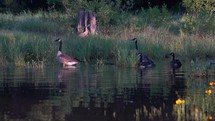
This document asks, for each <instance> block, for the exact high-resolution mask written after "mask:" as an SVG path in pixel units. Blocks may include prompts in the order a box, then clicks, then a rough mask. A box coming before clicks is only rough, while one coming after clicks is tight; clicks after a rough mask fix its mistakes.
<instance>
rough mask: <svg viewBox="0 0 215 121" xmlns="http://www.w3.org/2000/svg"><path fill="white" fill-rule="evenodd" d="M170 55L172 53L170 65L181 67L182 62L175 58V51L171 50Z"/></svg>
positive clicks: (175, 67)
mask: <svg viewBox="0 0 215 121" xmlns="http://www.w3.org/2000/svg"><path fill="white" fill-rule="evenodd" d="M170 55H172V60H171V61H170V66H171V67H172V68H173V69H177V68H180V67H181V65H182V64H181V62H180V60H178V59H175V53H173V52H171V53H170Z"/></svg>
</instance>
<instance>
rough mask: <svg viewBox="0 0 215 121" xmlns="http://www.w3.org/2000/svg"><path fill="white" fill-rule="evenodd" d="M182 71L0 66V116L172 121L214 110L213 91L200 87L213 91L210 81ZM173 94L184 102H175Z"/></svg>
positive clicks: (63, 120) (70, 120) (66, 120)
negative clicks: (210, 91)
mask: <svg viewBox="0 0 215 121" xmlns="http://www.w3.org/2000/svg"><path fill="white" fill-rule="evenodd" d="M160 65H166V64H160ZM186 72H187V70H186V69H184V68H181V69H178V70H171V68H169V67H168V66H158V67H156V68H152V69H133V68H118V67H115V66H103V67H100V68H98V67H96V66H91V65H80V66H79V67H77V68H61V67H47V68H45V69H44V70H36V69H30V68H28V69H25V68H1V74H0V83H1V85H0V96H1V98H0V102H1V103H0V107H1V108H0V112H1V113H0V119H2V120H13V119H14V120H39V121H43V120H44V121H47V120H50V121H85V120H93V121H147V120H150V121H158V120H165V121H166V120H167V121H168V120H169V121H174V120H187V119H191V118H188V116H190V117H192V116H194V115H195V116H196V117H199V116H201V115H202V117H201V118H199V119H207V117H206V113H205V111H207V116H208V115H209V114H210V116H214V109H215V108H213V109H212V106H211V105H210V104H213V103H214V101H213V99H214V96H213V93H211V94H210V95H209V94H206V93H205V90H212V91H213V86H215V85H213V83H210V85H212V86H208V85H207V84H204V83H202V82H203V81H202V80H204V79H199V81H196V79H192V78H189V77H187V76H185V75H186ZM208 80H210V79H208ZM197 82H199V83H202V84H196V83H197ZM214 84H215V83H214ZM202 85H204V86H203V87H202ZM195 86H198V88H196V87H195ZM201 97H204V98H201ZM179 99H180V100H185V102H184V103H180V104H179V103H176V101H177V100H179ZM203 99H204V100H203ZM204 101H207V102H208V103H205V102H204ZM203 104H204V108H203ZM185 105H186V106H185ZM209 105H210V106H209ZM209 107H210V108H209ZM197 110H198V112H196V111H197ZM200 114H201V115H200ZM204 116H205V117H204ZM192 120H196V118H192Z"/></svg>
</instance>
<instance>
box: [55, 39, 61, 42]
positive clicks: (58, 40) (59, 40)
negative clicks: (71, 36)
mask: <svg viewBox="0 0 215 121" xmlns="http://www.w3.org/2000/svg"><path fill="white" fill-rule="evenodd" d="M54 41H55V42H62V40H61V39H60V38H58V39H56V40H54Z"/></svg>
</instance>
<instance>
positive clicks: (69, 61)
mask: <svg viewBox="0 0 215 121" xmlns="http://www.w3.org/2000/svg"><path fill="white" fill-rule="evenodd" d="M55 41H57V42H59V49H58V52H57V56H56V58H57V60H58V61H59V62H60V63H62V64H63V66H75V65H76V64H78V60H77V59H76V58H74V57H71V56H69V55H66V54H64V53H62V40H61V39H57V40H55Z"/></svg>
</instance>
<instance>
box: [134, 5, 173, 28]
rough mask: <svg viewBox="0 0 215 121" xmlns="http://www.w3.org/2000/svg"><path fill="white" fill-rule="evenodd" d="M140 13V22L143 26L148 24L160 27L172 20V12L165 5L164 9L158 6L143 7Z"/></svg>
mask: <svg viewBox="0 0 215 121" xmlns="http://www.w3.org/2000/svg"><path fill="white" fill-rule="evenodd" d="M138 15H139V21H138V23H139V25H141V26H145V25H146V24H147V25H151V26H154V27H160V26H162V25H166V24H168V23H169V22H170V20H171V19H170V13H169V11H168V10H167V8H166V6H163V7H162V9H159V8H158V7H153V8H152V7H150V8H149V9H147V10H145V9H142V10H141V11H140V13H139V14H138Z"/></svg>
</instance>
